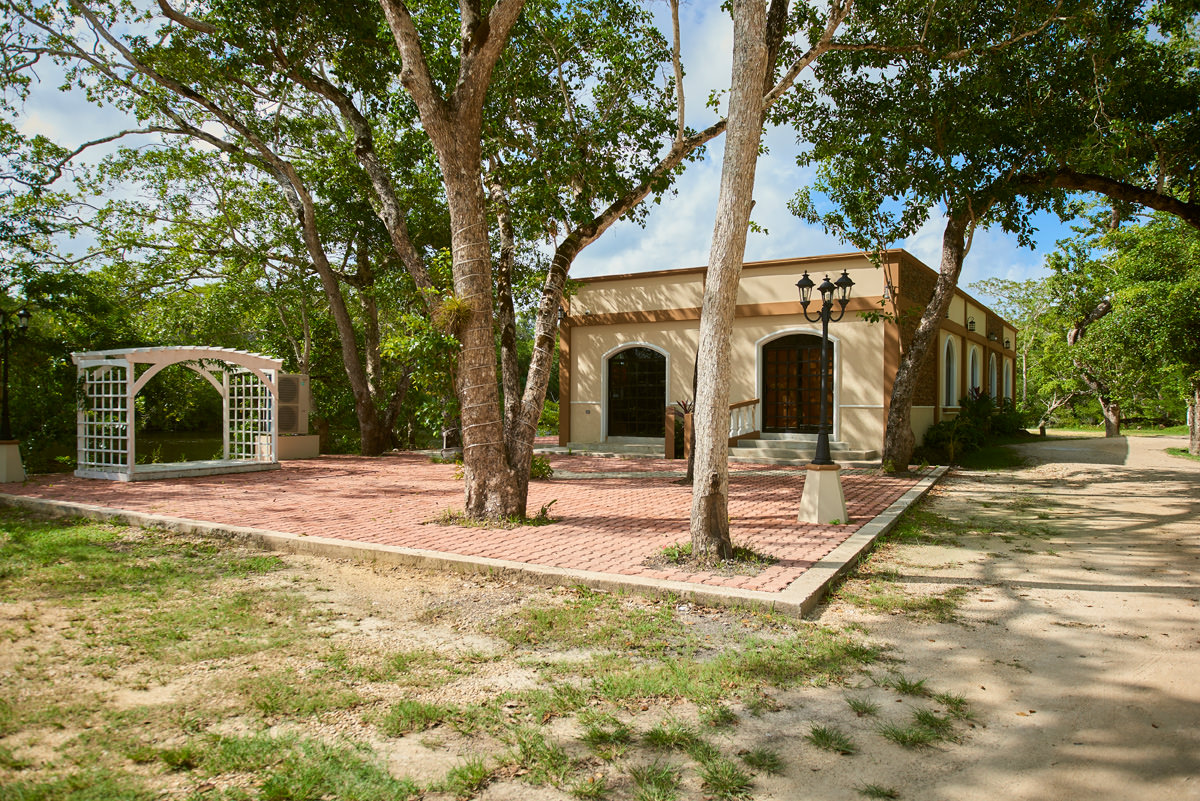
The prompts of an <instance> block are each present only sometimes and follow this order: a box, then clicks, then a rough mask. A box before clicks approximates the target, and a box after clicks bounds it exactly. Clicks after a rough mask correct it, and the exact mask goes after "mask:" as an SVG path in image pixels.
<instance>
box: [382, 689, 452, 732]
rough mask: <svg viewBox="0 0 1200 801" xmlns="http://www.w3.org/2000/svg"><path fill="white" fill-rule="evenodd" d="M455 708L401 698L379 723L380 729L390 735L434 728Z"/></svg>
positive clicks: (389, 708)
mask: <svg viewBox="0 0 1200 801" xmlns="http://www.w3.org/2000/svg"><path fill="white" fill-rule="evenodd" d="M454 712H455V710H454V709H452V708H450V707H447V706H441V705H439V704H427V703H424V702H422V701H413V700H410V699H407V698H405V699H401V700H399V701H397V702H395V703H394V704H392V705H391V706H390V707H388V710H387V712H385V713H384V715H383V717H382V718H380V720H379V723H378V728H379V731H381V732H382V733H384V734H386V735H388V736H389V737H401V736H403V735H405V734H411V733H412V732H417V731H425V730H426V729H432V728H433V727H434V726H437V725H439V724H441V723H443V722H444V721H445V719H446V718H448V717H450V716H451V715H453V714H454Z"/></svg>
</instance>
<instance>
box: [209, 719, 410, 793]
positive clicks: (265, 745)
mask: <svg viewBox="0 0 1200 801" xmlns="http://www.w3.org/2000/svg"><path fill="white" fill-rule="evenodd" d="M198 743H199V744H202V745H203V750H202V752H201V753H200V757H199V767H198V772H200V773H202V774H204V775H208V776H217V775H220V774H225V773H254V774H257V775H258V776H259V777H261V778H262V779H263V781H262V784H261V787H260V788H259V793H258V798H260V799H263V800H264V801H284V800H285V799H288V800H291V799H318V798H339V799H341V798H344V799H359V798H361V799H367V798H387V799H389V801H390V799H397V801H404V799H410V798H415V797H416V796H417V795H418V794H419V793H420V787H419V786H418V785H417V784H416V783H415V782H414V781H412V780H411V779H409V778H407V777H406V778H401V779H397V778H394V777H393V776H392V775H391V774H390V773H388V771H387V769H386V767H385V766H384V765H382V764H381V763H380V762H379V761H378V760H377V759H376V758H375V756H374V754H373V753H371V751H370V750H369V749H368V748H366V747H365V746H352V745H330V744H327V743H323V742H321V741H319V740H314V739H307V738H302V737H299V736H296V735H282V736H278V737H273V736H271V735H269V734H265V733H263V734H253V735H248V736H244V737H205V738H203V739H202V740H200V741H198Z"/></svg>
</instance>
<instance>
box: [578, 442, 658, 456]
mask: <svg viewBox="0 0 1200 801" xmlns="http://www.w3.org/2000/svg"><path fill="white" fill-rule="evenodd" d="M567 447H568V448H569V449H570V450H573V451H587V452H588V453H612V454H618V455H627V456H657V457H658V458H660V459H661V458H662V456H663V453H664V450H663V449H664V443H663V438H662V437H609V438H608V439H607V440H606V441H604V442H568V443H567Z"/></svg>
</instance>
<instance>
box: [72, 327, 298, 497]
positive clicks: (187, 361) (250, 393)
mask: <svg viewBox="0 0 1200 801" xmlns="http://www.w3.org/2000/svg"><path fill="white" fill-rule="evenodd" d="M71 358H72V359H73V360H74V362H75V366H76V369H77V371H78V391H77V396H78V411H77V415H76V421H77V424H76V441H77V453H78V465H77V469H76V470H75V475H77V476H81V477H83V478H106V479H111V480H116V481H140V480H143V479H150V478H174V477H178V476H185V475H189V476H196V475H214V474H217V473H245V472H250V471H254V470H273V469H277V468H278V467H279V460H278V458H277V454H278V452H279V451H278V438H279V427H278V424H277V422H276V419H275V417H276V415H275V410H276V407H277V405H278V398H279V387H278V379H279V373H280V371H281V370H282V369H283V362H282V361H281V360H279V359H272V358H271V357H269V356H263V355H261V354H258V353H248V352H246V351H241V350H234V349H232V348H200V347H187V346H184V347H179V346H172V347H161V348H118V349H115V350H94V351H86V352H80V353H72V354H71ZM175 364H182V365H183V366H184V367H187V368H188V369H190V370H192V371H194V372H196V373H197V374H199V375H200V376H202V377H203V378H204V379H205V380H206V381H208V383H210V384H212V386H213V388H214V389H216V390H217V392H218V393H219V394H220V395H221V410H222V420H223V425H222V428H223V439H224V441H223V448H222V458H220V459H210V460H206V461H201V462H177V463H174V464H138V463H137V442H136V436H135V431H136V426H135V420H134V408H135V407H134V400H135V398H137V394H138V393H139V392H141V391H142V388H143V387H145V386H146V384H147V383H148V382H149V381H150V379H152V378H154V376H156V375H158V373H160V372H161V371H162V370H163V369H164V368H166V367H170V366H172V365H175Z"/></svg>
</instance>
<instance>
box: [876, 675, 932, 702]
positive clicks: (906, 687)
mask: <svg viewBox="0 0 1200 801" xmlns="http://www.w3.org/2000/svg"><path fill="white" fill-rule="evenodd" d="M926 681H928V680H927V679H910V678H909V677H908V676H905V675H904V674H903V673H892V674H889V675H888V676H887V678H885V679H882V680H880V681H879V686H880V687H890V688H892V689H893V690H895V691H896V692H898V693H900V694H901V695H911V696H915V697H918V698H925V697H927V696H928V695H929V687H927V686H926V684H925V682H926Z"/></svg>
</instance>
